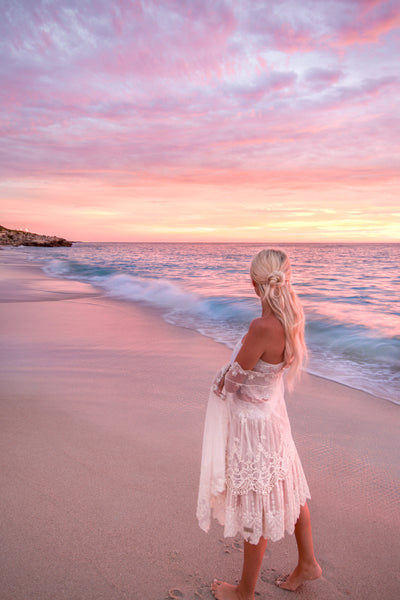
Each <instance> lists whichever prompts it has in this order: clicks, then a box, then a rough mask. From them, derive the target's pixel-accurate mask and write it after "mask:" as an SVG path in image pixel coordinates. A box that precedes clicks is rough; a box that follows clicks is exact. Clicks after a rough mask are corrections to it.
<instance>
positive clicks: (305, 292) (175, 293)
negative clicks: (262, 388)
mask: <svg viewBox="0 0 400 600" xmlns="http://www.w3.org/2000/svg"><path fill="white" fill-rule="evenodd" d="M262 247H263V246H262V245H261V244H190V243H176V244H173V243H154V244H151V243H131V244H127V243H124V244H117V243H115V244H109V243H107V244H103V243H77V244H74V245H73V246H72V248H18V249H16V250H15V251H16V252H20V253H22V254H24V255H25V256H26V257H27V258H28V259H29V260H32V261H34V262H37V263H39V264H40V265H41V266H42V268H43V269H44V271H45V272H46V273H47V274H48V275H51V276H53V277H59V278H63V279H76V280H80V281H85V282H88V283H91V284H92V285H94V286H95V287H96V288H98V289H100V290H102V292H103V293H104V294H106V295H108V296H113V297H118V298H124V299H126V300H130V301H132V302H140V303H146V304H150V305H152V306H153V307H156V308H157V309H158V310H159V312H160V314H161V315H162V317H163V318H164V319H165V320H166V321H168V322H169V323H172V324H174V325H176V326H177V327H189V328H192V329H195V330H197V331H198V332H200V333H201V334H202V335H205V336H209V337H211V338H213V339H215V340H217V341H218V342H222V343H224V344H226V345H227V346H229V347H233V345H234V344H235V343H236V341H237V339H238V338H239V336H240V335H241V334H242V333H243V332H244V331H245V330H246V329H247V326H248V324H249V322H250V320H251V319H252V318H254V317H255V316H257V315H258V314H259V312H260V310H259V303H258V300H257V298H256V297H255V295H254V292H253V288H252V285H251V281H250V277H249V274H248V269H249V264H250V261H251V258H252V257H253V256H254V254H255V253H256V252H258V251H259V250H260V249H261V248H262ZM279 247H280V248H282V249H284V250H285V251H286V252H287V253H288V255H289V257H290V259H291V262H292V283H293V285H294V286H295V289H296V291H297V293H298V294H299V296H300V298H301V299H302V302H303V305H304V309H305V313H306V320H307V326H306V339H307V344H308V347H309V350H310V359H309V362H308V365H307V370H308V371H310V372H311V373H314V374H317V375H320V376H323V377H326V378H328V379H332V380H334V381H338V382H341V383H344V384H347V385H349V386H351V387H354V388H358V389H361V390H365V391H367V392H370V393H372V394H375V395H377V396H381V397H383V398H385V399H387V400H391V401H393V402H397V403H400V306H399V304H400V303H399V299H400V274H399V269H398V265H399V263H400V260H399V259H400V245H399V244H281V245H279Z"/></svg>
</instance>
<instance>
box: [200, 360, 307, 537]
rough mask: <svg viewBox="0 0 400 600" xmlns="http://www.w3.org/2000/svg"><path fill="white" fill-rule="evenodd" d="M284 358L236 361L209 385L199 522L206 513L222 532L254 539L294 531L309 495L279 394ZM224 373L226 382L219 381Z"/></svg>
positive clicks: (203, 523) (206, 527) (207, 523)
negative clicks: (248, 365) (250, 364)
mask: <svg viewBox="0 0 400 600" xmlns="http://www.w3.org/2000/svg"><path fill="white" fill-rule="evenodd" d="M283 371H284V369H283V363H279V364H269V363H266V362H264V361H262V360H259V361H258V362H257V364H256V365H255V367H254V368H253V369H252V370H251V371H246V370H244V369H242V367H241V366H240V365H239V364H238V363H237V362H236V361H233V362H232V363H229V364H228V365H226V367H225V368H224V369H221V371H220V372H219V373H218V375H217V377H216V380H215V382H214V385H213V387H212V389H211V391H210V396H209V402H208V407H207V413H206V421H205V427H204V436H203V451H202V465H201V473H200V486H199V495H198V504H197V518H198V521H199V525H200V527H201V528H202V529H204V530H205V531H208V530H209V527H210V521H211V514H212V513H213V515H214V517H216V518H217V519H218V521H219V522H220V523H221V524H223V525H224V535H225V536H235V535H236V534H237V533H241V534H242V536H243V537H244V539H246V540H247V541H249V542H251V543H254V544H256V543H257V542H258V541H259V539H260V536H263V537H265V538H267V539H268V538H269V539H271V540H277V539H280V538H281V537H283V535H284V532H285V530H286V531H288V532H289V533H293V530H294V525H295V522H296V521H297V518H298V515H299V512H300V506H301V505H302V504H304V502H305V501H306V498H309V497H310V493H309V490H308V486H307V482H306V479H305V476H304V473H303V470H302V467H301V463H300V459H299V457H298V454H297V450H296V447H295V445H294V442H293V438H292V434H291V429H290V423H289V419H288V415H287V411H286V405H285V401H284V384H283ZM222 377H224V378H225V379H224V387H223V389H222V392H221V393H220V394H218V386H219V383H220V382H221V378H222Z"/></svg>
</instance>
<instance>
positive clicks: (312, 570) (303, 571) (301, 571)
mask: <svg viewBox="0 0 400 600" xmlns="http://www.w3.org/2000/svg"><path fill="white" fill-rule="evenodd" d="M321 575H322V569H321V567H320V566H319V564H318V563H316V564H315V565H313V566H312V567H307V568H300V567H299V566H297V567H296V568H295V570H294V571H293V573H291V574H290V575H287V576H286V577H279V578H278V579H277V580H276V585H277V586H278V587H280V588H281V589H283V590H289V591H290V592H294V591H295V590H297V588H298V587H300V586H301V584H302V583H304V582H305V581H312V580H313V579H318V577H321Z"/></svg>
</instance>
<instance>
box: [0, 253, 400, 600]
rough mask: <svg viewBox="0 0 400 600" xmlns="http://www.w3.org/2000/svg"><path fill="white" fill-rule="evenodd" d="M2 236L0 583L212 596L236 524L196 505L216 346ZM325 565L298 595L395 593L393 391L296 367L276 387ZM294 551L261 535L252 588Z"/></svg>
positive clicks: (18, 594) (92, 594)
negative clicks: (202, 525) (205, 526)
mask: <svg viewBox="0 0 400 600" xmlns="http://www.w3.org/2000/svg"><path fill="white" fill-rule="evenodd" d="M15 256H16V254H15V251H14V252H11V253H10V252H8V251H7V250H5V251H2V252H0V311H1V313H0V323H1V324H0V333H1V347H0V377H1V384H0V386H1V387H0V422H1V426H0V427H1V436H0V447H1V452H0V457H1V458H0V460H1V480H0V509H1V515H2V518H1V540H2V542H1V549H0V557H1V563H0V564H1V569H0V597H1V598H2V600H27V599H28V598H29V599H38V600H58V599H68V600H75V599H76V600H78V599H79V600H82V599H88V600H92V599H93V600H95V599H96V600H100V599H107V600H125V599H138V600H139V599H141V600H162V599H165V598H174V597H175V598H185V599H190V600H192V599H193V600H194V599H196V600H199V599H207V598H209V599H210V600H211V598H212V595H211V593H210V592H209V584H210V582H211V580H212V578H213V577H214V576H217V577H218V578H223V579H225V580H228V581H231V582H234V581H235V578H237V577H238V576H239V574H240V568H241V558H242V552H241V543H240V539H239V538H237V539H226V540H224V539H223V538H222V528H221V527H220V526H219V525H218V524H217V523H215V524H214V525H213V526H212V529H211V531H210V533H209V534H205V533H204V532H202V531H201V530H200V529H199V528H198V525H197V522H196V519H195V508H196V497H197V485H198V476H199V466H200V453H201V438H202V429H203V420H204V415H205V407H206V400H207V394H208V387H209V384H210V382H211V380H212V377H213V374H214V372H215V371H216V370H217V368H218V367H219V366H220V365H222V364H223V363H225V362H226V361H227V359H228V358H229V355H230V351H229V350H228V349H227V348H226V347H225V346H223V345H220V344H217V343H215V342H214V341H212V340H210V339H207V338H205V337H202V336H201V335H199V334H197V333H196V332H194V331H191V330H187V329H181V328H176V327H174V326H172V325H169V324H167V323H165V322H164V321H163V320H162V319H161V318H160V317H159V316H158V315H157V313H156V312H154V311H153V310H150V309H148V308H145V307H142V306H138V305H134V304H132V303H128V302H122V301H121V302H119V301H116V300H111V299H107V298H105V297H104V296H101V295H100V294H98V293H97V291H96V290H94V289H93V288H92V287H90V286H86V285H84V284H81V283H77V282H69V281H68V282H65V281H59V280H56V279H51V278H48V277H46V276H45V275H44V274H43V273H42V272H41V271H40V269H38V268H37V267H35V266H32V265H30V264H27V263H23V262H22V261H20V260H18V259H15ZM287 404H288V411H289V415H290V418H291V423H292V429H293V435H294V438H295V441H296V443H297V447H298V450H299V454H300V456H301V459H302V462H303V467H304V470H305V472H306V475H307V478H308V481H309V485H310V489H311V494H312V500H311V501H310V503H309V507H310V512H311V517H312V521H313V530H314V543H315V550H316V555H317V557H318V560H319V562H320V564H321V566H322V568H323V572H324V573H323V577H322V578H321V579H320V580H318V581H316V582H310V583H306V584H304V585H303V586H302V587H301V588H300V589H299V590H298V591H297V592H295V594H294V596H293V597H296V598H304V599H310V600H311V599H317V598H318V599H319V598H321V599H323V600H330V599H332V600H333V599H334V598H335V599H337V598H350V599H353V600H361V599H362V600H369V599H378V598H379V599H381V598H382V599H383V600H397V598H398V597H399V594H400V573H399V569H398V557H399V556H400V510H399V500H400V484H399V480H400V477H399V476H400V451H399V444H398V431H399V420H400V419H399V414H400V413H399V407H398V406H396V405H394V404H391V403H390V402H387V401H384V400H381V399H379V398H376V397H373V396H369V395H368V394H365V393H363V392H358V391H356V390H353V389H351V388H348V387H346V386H342V385H338V384H335V383H333V382H330V381H327V380H324V379H321V378H318V377H313V376H307V375H306V376H304V378H303V380H302V382H301V383H300V385H298V387H297V389H296V391H295V392H294V393H293V394H292V395H291V396H290V397H289V396H288V398H287ZM295 562H296V546H295V540H294V537H291V536H286V537H285V539H283V540H281V541H279V542H277V543H270V544H269V546H268V548H267V552H266V556H265V559H264V563H263V567H262V571H261V577H260V581H259V585H258V588H257V591H258V593H259V597H260V598H276V599H279V598H281V599H284V598H289V597H292V596H291V595H290V594H291V593H290V592H286V591H283V590H279V589H278V588H276V587H275V585H274V580H275V579H276V577H277V576H278V575H279V574H281V573H285V572H288V571H289V570H290V569H291V568H293V566H294V565H295Z"/></svg>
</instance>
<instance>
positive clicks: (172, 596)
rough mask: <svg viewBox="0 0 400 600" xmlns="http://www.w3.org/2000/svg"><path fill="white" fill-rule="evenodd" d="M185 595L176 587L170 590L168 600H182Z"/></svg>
mask: <svg viewBox="0 0 400 600" xmlns="http://www.w3.org/2000/svg"><path fill="white" fill-rule="evenodd" d="M183 597H184V595H183V592H182V591H181V590H180V589H179V588H174V589H173V590H169V592H168V600H180V599H181V598H183Z"/></svg>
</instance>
